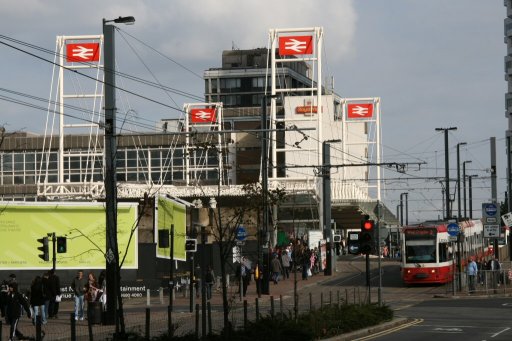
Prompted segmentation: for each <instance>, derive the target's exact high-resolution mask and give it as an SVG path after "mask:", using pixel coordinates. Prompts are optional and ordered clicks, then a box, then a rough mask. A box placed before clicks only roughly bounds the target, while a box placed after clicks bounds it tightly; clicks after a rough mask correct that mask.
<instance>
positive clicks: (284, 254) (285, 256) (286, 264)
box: [281, 249, 292, 279]
mask: <svg viewBox="0 0 512 341" xmlns="http://www.w3.org/2000/svg"><path fill="white" fill-rule="evenodd" d="M291 261H292V260H291V258H290V254H289V253H288V251H287V250H286V249H284V250H283V251H281V264H282V265H283V279H285V278H290V264H291Z"/></svg>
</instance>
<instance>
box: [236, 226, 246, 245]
mask: <svg viewBox="0 0 512 341" xmlns="http://www.w3.org/2000/svg"><path fill="white" fill-rule="evenodd" d="M245 238H247V231H245V228H244V227H243V226H238V228H237V229H236V239H237V240H239V241H241V242H242V241H244V240H245Z"/></svg>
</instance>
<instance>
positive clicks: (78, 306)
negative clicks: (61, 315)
mask: <svg viewBox="0 0 512 341" xmlns="http://www.w3.org/2000/svg"><path fill="white" fill-rule="evenodd" d="M86 284H87V280H86V279H85V278H84V272H83V270H78V271H77V273H76V277H75V278H74V279H73V282H71V290H73V294H74V295H75V320H83V319H84V295H85V292H86V291H87V288H86Z"/></svg>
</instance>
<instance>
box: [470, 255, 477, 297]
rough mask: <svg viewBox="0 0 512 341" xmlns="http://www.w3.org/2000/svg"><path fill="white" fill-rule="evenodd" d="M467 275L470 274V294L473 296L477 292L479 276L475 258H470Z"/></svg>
mask: <svg viewBox="0 0 512 341" xmlns="http://www.w3.org/2000/svg"><path fill="white" fill-rule="evenodd" d="M467 273H468V286H469V293H470V294H472V293H474V292H475V281H476V276H477V274H478V267H477V265H476V262H475V258H473V257H471V258H469V264H468V268H467Z"/></svg>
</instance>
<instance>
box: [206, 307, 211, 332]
mask: <svg viewBox="0 0 512 341" xmlns="http://www.w3.org/2000/svg"><path fill="white" fill-rule="evenodd" d="M206 311H207V312H208V335H212V304H211V303H210V301H208V302H207V303H206Z"/></svg>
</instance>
